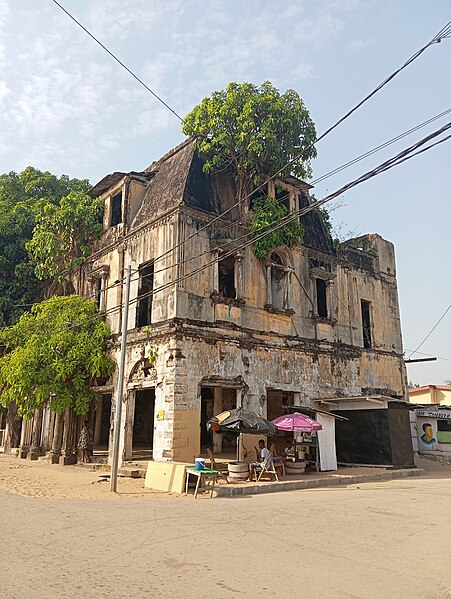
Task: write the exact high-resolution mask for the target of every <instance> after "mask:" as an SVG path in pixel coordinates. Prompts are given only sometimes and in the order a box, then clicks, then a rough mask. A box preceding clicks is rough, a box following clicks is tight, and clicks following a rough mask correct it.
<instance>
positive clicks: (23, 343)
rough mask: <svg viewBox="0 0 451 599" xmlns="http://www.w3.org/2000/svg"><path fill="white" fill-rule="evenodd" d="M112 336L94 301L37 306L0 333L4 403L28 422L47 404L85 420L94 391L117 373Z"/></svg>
mask: <svg viewBox="0 0 451 599" xmlns="http://www.w3.org/2000/svg"><path fill="white" fill-rule="evenodd" d="M109 336H110V330H109V327H108V325H107V324H106V323H105V322H104V320H103V319H102V318H100V317H99V313H98V310H97V307H96V305H95V303H94V302H93V301H89V300H85V299H83V298H81V297H79V296H76V295H71V296H60V297H52V298H51V299H49V300H46V301H43V302H41V303H40V304H38V305H36V306H33V308H32V309H31V312H26V313H25V314H23V315H22V316H21V318H20V319H19V321H18V322H17V323H16V324H15V325H14V326H12V327H9V328H4V329H2V330H1V331H0V344H2V345H3V346H5V348H6V351H5V354H4V355H3V357H2V358H0V386H2V385H3V391H2V394H1V395H0V402H1V403H2V405H3V406H8V405H9V403H10V402H15V403H16V404H17V406H18V412H19V414H20V415H21V416H24V417H28V418H29V417H31V416H32V415H33V412H34V410H35V409H38V408H42V407H43V406H44V405H45V404H46V402H47V401H49V402H50V403H49V405H50V409H51V410H53V411H55V412H63V411H64V410H65V409H66V408H68V407H72V408H73V409H74V410H75V412H76V413H77V414H86V413H87V412H88V409H89V404H90V401H91V400H92V399H93V397H94V396H93V393H92V392H91V390H90V385H91V384H92V383H93V381H94V379H95V378H97V377H104V376H108V375H111V374H112V373H113V372H114V369H115V364H114V362H113V360H112V359H111V358H109V357H108V356H107V355H106V354H105V349H106V342H107V340H108V338H109Z"/></svg>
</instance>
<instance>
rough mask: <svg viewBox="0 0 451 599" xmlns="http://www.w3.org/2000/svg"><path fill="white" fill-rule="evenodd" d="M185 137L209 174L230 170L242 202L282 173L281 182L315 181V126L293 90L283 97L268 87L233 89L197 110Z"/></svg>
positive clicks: (188, 120)
mask: <svg viewBox="0 0 451 599" xmlns="http://www.w3.org/2000/svg"><path fill="white" fill-rule="evenodd" d="M182 131H183V133H184V134H185V135H189V136H191V137H193V138H194V139H195V140H196V148H197V150H198V152H199V154H200V155H201V156H202V157H203V158H204V159H205V165H204V171H205V172H212V171H214V170H220V169H224V168H227V167H228V166H231V167H232V170H233V172H234V173H235V178H236V184H237V197H238V198H241V197H243V195H246V192H248V191H249V190H252V185H253V184H259V183H261V182H262V181H263V179H264V177H265V175H272V174H274V173H276V172H277V171H279V169H280V170H281V173H280V176H281V177H283V176H284V175H288V174H292V175H295V176H298V177H301V178H309V177H311V174H312V170H311V165H310V160H311V159H312V158H314V157H315V156H316V149H315V147H314V145H313V144H314V142H315V140H316V130H315V125H314V123H313V121H312V119H311V118H310V114H309V112H308V110H307V109H306V107H305V105H304V103H303V101H302V99H301V98H300V96H299V95H298V94H297V92H295V91H294V90H292V89H289V90H287V91H286V92H285V93H284V94H281V93H280V92H279V90H277V89H276V88H275V87H274V85H272V84H271V83H270V82H269V81H265V82H264V83H262V85H261V86H257V85H254V84H252V83H242V84H239V83H235V82H232V83H229V85H228V86H227V87H226V89H225V90H221V91H215V92H213V93H212V94H211V95H210V96H208V97H207V98H204V99H203V100H202V102H201V103H200V104H198V105H197V106H195V107H194V108H193V110H192V111H191V112H190V113H189V114H188V115H187V116H186V117H185V119H184V121H183V125H182ZM288 162H290V164H288V165H287V163H288Z"/></svg>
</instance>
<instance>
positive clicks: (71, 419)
mask: <svg viewBox="0 0 451 599" xmlns="http://www.w3.org/2000/svg"><path fill="white" fill-rule="evenodd" d="M77 428H78V427H77V417H76V415H75V412H74V411H73V410H72V408H67V410H66V411H65V412H64V430H63V442H62V445H61V456H60V459H59V463H60V464H61V466H66V465H68V464H76V463H77V454H76V449H77V441H78V439H77V432H78V431H77Z"/></svg>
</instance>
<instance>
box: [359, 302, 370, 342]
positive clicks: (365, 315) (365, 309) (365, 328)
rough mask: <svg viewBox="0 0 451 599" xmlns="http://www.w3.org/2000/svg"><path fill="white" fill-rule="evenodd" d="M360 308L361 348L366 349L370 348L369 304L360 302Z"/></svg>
mask: <svg viewBox="0 0 451 599" xmlns="http://www.w3.org/2000/svg"><path fill="white" fill-rule="evenodd" d="M360 304H361V307H362V333H363V347H364V348H365V349H368V348H369V347H371V318H370V302H366V301H365V300H361V302H360Z"/></svg>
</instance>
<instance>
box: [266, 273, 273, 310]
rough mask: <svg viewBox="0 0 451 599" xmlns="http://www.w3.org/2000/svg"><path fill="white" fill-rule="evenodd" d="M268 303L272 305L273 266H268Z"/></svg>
mask: <svg viewBox="0 0 451 599" xmlns="http://www.w3.org/2000/svg"><path fill="white" fill-rule="evenodd" d="M266 303H267V304H270V305H272V289H271V266H270V265H269V264H268V266H267V267H266Z"/></svg>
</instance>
